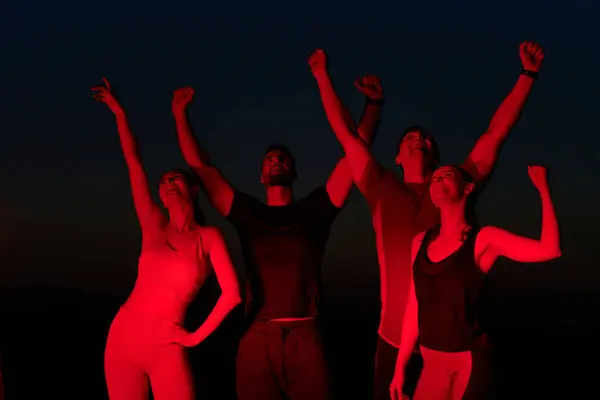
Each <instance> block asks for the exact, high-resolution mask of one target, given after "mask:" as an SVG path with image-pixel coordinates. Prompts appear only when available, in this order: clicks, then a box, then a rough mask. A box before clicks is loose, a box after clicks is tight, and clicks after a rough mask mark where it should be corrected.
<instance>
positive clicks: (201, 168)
mask: <svg viewBox="0 0 600 400" xmlns="http://www.w3.org/2000/svg"><path fill="white" fill-rule="evenodd" d="M193 96H194V91H193V89H191V88H182V89H178V90H176V91H175V94H174V97H173V107H172V108H173V116H174V117H175V124H176V126H177V139H178V140H179V147H180V148H181V152H182V154H183V158H184V159H185V162H186V163H187V164H188V165H189V166H190V168H191V169H192V170H193V171H194V173H195V174H196V175H197V176H198V178H199V179H200V182H201V184H202V188H203V190H204V192H205V193H206V196H207V197H208V199H209V200H210V202H211V204H212V206H213V207H215V208H216V209H217V211H219V213H220V214H221V215H223V216H227V215H228V214H229V210H230V209H231V203H232V202H233V196H234V190H233V188H232V187H231V185H230V184H229V182H227V180H226V179H225V178H224V177H223V175H221V172H220V171H219V170H218V169H217V168H215V167H214V166H213V165H212V164H211V163H210V157H209V156H208V153H207V152H206V150H205V149H203V148H202V147H201V146H200V144H199V143H198V141H197V140H196V137H195V136H194V133H193V131H192V127H191V125H190V122H189V119H188V115H187V112H186V108H187V105H188V104H189V103H190V101H191V100H192V98H193Z"/></svg>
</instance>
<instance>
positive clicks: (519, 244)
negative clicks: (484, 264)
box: [479, 167, 561, 262]
mask: <svg viewBox="0 0 600 400" xmlns="http://www.w3.org/2000/svg"><path fill="white" fill-rule="evenodd" d="M529 175H530V177H531V180H532V181H533V183H534V185H535V186H536V187H537V189H538V191H539V193H540V198H541V200H542V234H541V238H540V239H539V240H534V239H529V238H526V237H523V236H518V235H515V234H513V233H510V232H508V231H505V230H504V229H500V228H496V227H491V226H490V227H485V228H483V229H482V230H481V232H480V234H479V235H480V237H481V239H482V243H483V246H484V248H485V249H486V250H485V251H488V252H489V254H490V255H491V256H492V257H491V258H492V260H493V259H495V258H497V257H507V258H510V259H511V260H514V261H517V262H542V261H548V260H552V259H554V258H558V257H560V256H561V249H560V232H559V226H558V220H557V219H556V212H555V210H554V205H553V203H552V197H551V196H550V189H549V188H548V182H547V178H546V170H545V169H544V168H542V167H529Z"/></svg>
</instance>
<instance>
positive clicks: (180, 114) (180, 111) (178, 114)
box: [172, 108, 186, 118]
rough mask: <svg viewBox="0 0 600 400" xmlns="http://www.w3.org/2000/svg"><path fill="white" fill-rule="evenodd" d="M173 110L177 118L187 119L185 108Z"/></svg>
mask: <svg viewBox="0 0 600 400" xmlns="http://www.w3.org/2000/svg"><path fill="white" fill-rule="evenodd" d="M172 110H173V115H174V116H175V118H180V117H185V113H186V111H185V108H173V109H172Z"/></svg>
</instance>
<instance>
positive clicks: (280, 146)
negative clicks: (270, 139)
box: [263, 142, 296, 177]
mask: <svg viewBox="0 0 600 400" xmlns="http://www.w3.org/2000/svg"><path fill="white" fill-rule="evenodd" d="M272 151H280V152H282V153H284V154H285V155H286V156H288V157H289V158H290V162H291V163H292V173H293V174H294V177H296V159H295V158H294V156H293V155H292V152H291V151H290V149H289V148H288V147H287V146H286V145H285V144H283V143H278V142H276V143H271V144H270V145H269V147H267V150H266V151H265V154H264V155H263V158H264V157H265V156H266V155H267V154H269V153H270V152H272Z"/></svg>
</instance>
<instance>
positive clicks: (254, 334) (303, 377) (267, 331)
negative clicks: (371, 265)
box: [173, 77, 382, 400]
mask: <svg viewBox="0 0 600 400" xmlns="http://www.w3.org/2000/svg"><path fill="white" fill-rule="evenodd" d="M356 85H357V87H358V88H359V90H360V91H361V92H362V93H363V94H365V95H366V96H367V105H366V107H365V113H364V115H363V118H362V120H361V123H360V124H359V126H358V132H359V134H360V136H361V137H362V138H363V140H365V143H370V142H371V140H372V138H373V135H374V133H375V130H376V126H377V123H378V121H379V115H380V107H381V103H382V100H381V99H382V90H381V85H380V84H379V80H378V79H377V78H375V77H365V78H362V79H360V80H359V81H357V83H356ZM192 96H193V91H192V89H189V88H185V89H180V90H178V91H176V92H175V97H174V99H173V113H174V115H175V121H176V123H177V135H178V138H179V143H180V147H181V150H182V152H183V155H184V158H185V160H186V162H187V163H188V164H189V165H190V167H191V168H192V170H193V171H194V173H195V174H196V175H197V176H198V177H199V179H200V181H201V183H202V187H203V189H204V191H205V193H206V195H207V197H208V198H209V200H210V202H211V203H212V205H213V206H214V207H215V208H216V209H217V210H218V211H219V212H220V213H221V214H222V215H223V216H225V217H226V218H227V219H228V220H229V221H230V222H231V223H232V224H233V225H234V227H235V228H236V230H237V232H238V236H239V240H240V244H241V247H242V255H243V258H244V264H245V268H246V275H247V286H246V287H247V292H246V311H247V315H248V317H249V319H250V322H251V324H250V327H249V329H248V330H247V331H246V332H245V334H244V336H243V337H242V339H241V341H240V344H239V348H238V354H237V360H236V367H237V368H236V372H237V373H236V381H237V382H236V389H237V394H238V398H239V399H240V400H271V399H273V400H279V399H281V400H283V399H292V400H320V399H322V400H326V399H329V398H330V394H329V380H328V374H327V369H326V367H325V360H324V356H323V348H322V344H321V336H320V333H319V330H318V327H317V325H316V318H317V317H318V315H319V298H320V289H321V261H322V259H323V253H324V250H325V246H326V243H327V239H328V237H329V231H330V228H331V225H332V223H333V222H334V220H335V217H336V216H337V215H338V213H339V211H340V209H341V208H342V207H343V205H344V203H345V201H346V199H347V197H348V195H349V194H350V190H351V189H352V185H353V180H352V175H351V172H350V168H349V167H348V165H347V163H346V161H345V160H344V159H342V160H340V162H339V163H338V164H337V166H336V167H335V169H334V171H333V172H332V174H331V176H330V177H329V180H328V181H327V184H326V185H325V186H323V187H320V188H318V189H315V190H314V191H313V192H312V193H311V194H309V195H308V196H307V197H305V198H303V199H300V200H295V199H294V195H293V183H294V181H295V180H296V177H297V173H296V166H295V162H294V158H293V157H292V155H291V153H290V151H289V150H288V149H287V148H286V147H285V146H283V145H272V146H270V147H269V148H268V149H267V151H266V153H265V154H264V157H263V160H262V164H261V182H262V183H263V184H264V186H265V189H266V200H267V201H266V204H265V203H262V202H260V201H259V200H257V199H256V198H254V197H252V196H250V195H248V194H245V193H242V192H239V191H236V190H234V189H233V188H232V187H231V185H230V184H229V183H228V182H227V181H226V180H225V179H224V178H223V176H222V175H221V174H220V172H219V171H218V170H217V169H216V168H215V167H214V166H213V165H212V164H211V163H210V162H209V160H208V157H207V154H206V152H205V151H203V149H201V148H200V147H199V145H198V143H197V142H196V140H195V138H194V135H193V134H192V131H191V128H190V124H189V122H188V119H187V116H186V107H187V105H188V104H189V102H190V101H191V99H192ZM344 115H345V118H347V119H348V121H347V123H348V124H350V125H353V122H352V121H351V120H350V118H349V117H348V113H347V112H346V111H345V112H344Z"/></svg>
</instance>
